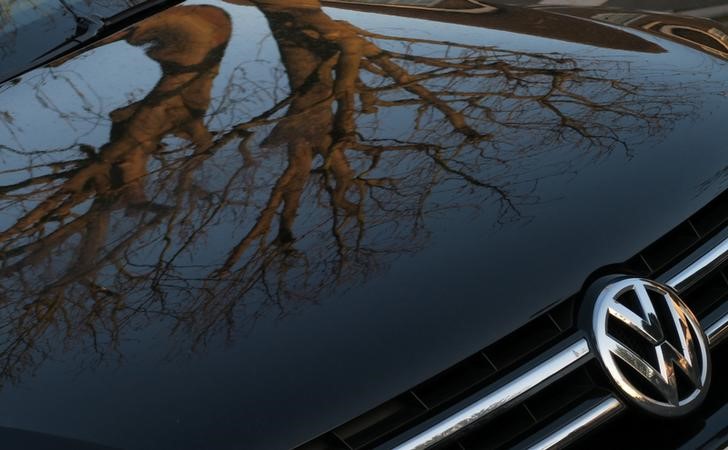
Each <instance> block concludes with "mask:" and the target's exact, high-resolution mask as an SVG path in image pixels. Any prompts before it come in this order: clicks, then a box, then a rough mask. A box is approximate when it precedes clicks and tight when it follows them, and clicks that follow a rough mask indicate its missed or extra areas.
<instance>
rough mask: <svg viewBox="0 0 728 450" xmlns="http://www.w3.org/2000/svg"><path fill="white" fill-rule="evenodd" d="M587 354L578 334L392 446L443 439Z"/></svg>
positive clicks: (401, 449) (411, 448)
mask: <svg viewBox="0 0 728 450" xmlns="http://www.w3.org/2000/svg"><path fill="white" fill-rule="evenodd" d="M588 354H589V344H588V343H587V341H586V339H584V338H581V339H579V340H578V341H576V342H575V343H574V344H572V345H570V346H569V347H567V348H566V349H564V350H562V351H560V352H559V353H557V354H556V355H554V356H553V357H551V358H549V359H547V360H546V361H544V362H543V363H541V364H539V365H538V366H536V367H534V368H533V369H531V370H529V371H527V372H525V373H523V374H522V375H520V376H518V378H516V379H515V380H513V381H511V382H510V383H508V384H506V385H504V386H502V387H500V388H498V389H496V390H495V391H493V392H491V393H490V394H487V395H486V396H485V397H483V398H481V399H480V400H478V401H476V402H475V403H473V404H471V405H470V406H467V407H465V408H463V409H461V410H460V411H458V412H456V413H455V414H453V415H452V416H450V417H448V418H446V419H445V420H443V421H442V422H439V423H437V424H436V425H434V426H432V427H431V428H429V429H428V430H426V431H424V432H422V433H420V434H418V435H417V436H415V437H413V438H412V439H409V440H408V441H406V442H404V443H402V444H400V445H398V446H397V447H395V450H420V449H425V448H427V447H429V446H431V445H434V444H437V443H438V442H440V441H442V440H443V439H446V438H448V437H450V436H452V435H453V434H455V433H457V432H458V431H460V430H462V429H463V428H465V427H467V426H468V425H471V424H472V423H474V422H476V421H478V420H480V419H482V418H484V417H486V416H488V415H489V414H491V413H493V412H494V411H495V410H497V409H499V408H502V407H504V406H507V405H509V404H511V403H513V402H514V401H516V400H520V399H523V398H524V397H526V396H528V395H529V393H533V392H534V391H535V388H536V387H538V388H542V387H545V386H548V385H549V384H550V382H551V381H552V380H549V379H550V378H554V376H556V375H559V374H560V373H561V372H563V371H564V370H566V369H568V368H569V367H572V366H574V365H575V364H576V363H577V362H579V361H580V360H581V359H582V358H584V357H585V356H587V355H588Z"/></svg>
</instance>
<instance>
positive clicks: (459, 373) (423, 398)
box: [300, 191, 728, 450]
mask: <svg viewBox="0 0 728 450" xmlns="http://www.w3.org/2000/svg"><path fill="white" fill-rule="evenodd" d="M726 226H728V191H726V192H724V193H723V194H721V195H720V196H719V197H717V198H716V199H714V200H713V201H712V202H710V203H709V204H708V205H706V206H705V207H704V208H702V209H701V210H700V211H698V212H697V213H696V214H694V215H693V216H692V217H690V218H689V219H688V220H686V221H685V222H683V223H681V224H679V225H678V226H677V227H675V228H674V229H673V230H671V231H670V232H669V233H667V234H666V235H665V236H663V237H662V238H660V239H658V240H657V241H655V242H654V243H653V244H651V245H650V246H649V247H647V248H645V249H644V250H643V251H641V252H640V253H639V254H637V255H635V256H634V257H632V258H631V259H629V260H628V261H625V262H624V263H622V264H617V265H614V266H611V267H609V271H610V272H611V273H619V272H622V273H626V274H630V275H635V276H641V277H645V278H652V279H659V278H660V277H662V278H665V276H666V274H667V273H668V272H669V271H670V270H672V268H674V267H676V266H678V265H679V264H680V263H681V262H683V261H685V260H686V259H690V257H691V255H692V254H693V253H695V252H698V251H699V249H701V246H704V245H706V243H708V242H709V241H710V240H711V239H715V238H717V234H718V233H721V232H722V231H723V230H724V229H725V228H726ZM597 275H598V274H597ZM595 276H596V275H595ZM681 296H682V298H683V300H684V301H685V302H686V303H687V304H688V305H689V306H690V307H691V308H692V309H693V311H694V312H695V313H696V315H697V316H698V317H699V318H701V319H703V318H706V317H708V316H709V315H711V314H713V315H715V314H716V312H718V313H720V312H721V311H722V310H723V308H728V262H727V263H724V264H723V265H722V266H721V267H718V268H717V269H716V270H713V271H711V273H709V274H707V275H706V276H702V274H701V277H700V280H699V282H696V283H693V284H692V285H691V286H690V287H689V288H688V289H686V290H685V291H684V292H681ZM580 298H581V294H576V295H574V296H573V297H572V298H570V299H568V300H566V301H564V302H561V303H560V304H558V305H557V306H555V307H554V308H552V309H551V310H549V311H547V312H545V313H544V314H542V315H540V316H539V317H537V318H535V319H534V320H532V321H531V322H529V323H528V324H526V325H525V326H524V327H522V328H520V329H519V330H517V331H515V332H514V333H512V334H510V335H508V336H506V337H504V338H503V339H501V340H499V341H498V342H496V343H494V344H493V345H491V346H489V347H487V348H484V349H483V350H481V351H479V352H477V353H476V354H474V355H471V356H470V357H468V358H466V359H465V360H463V361H461V362H459V363H458V364H456V365H454V366H452V367H450V368H449V369H447V370H445V371H444V372H441V373H439V374H437V375H435V376H434V377H432V378H430V379H429V380H426V381H425V382H423V383H421V384H419V385H417V386H414V387H413V388H411V389H410V390H408V391H407V392H404V393H402V394H400V395H399V396H397V397H395V398H393V399H391V400H389V401H388V402H385V403H384V404H382V405H380V406H378V407H376V408H374V409H372V410H370V411H368V412H366V413H364V414H362V415H360V416H359V417H356V418H354V419H353V420H351V421H349V422H347V423H345V424H343V425H341V426H340V427H338V428H336V429H334V430H332V431H330V432H328V433H326V434H324V435H322V436H320V437H318V438H316V439H314V440H312V441H310V442H308V443H306V444H305V445H303V446H301V447H300V448H301V449H338V448H342V449H352V450H353V449H360V448H373V447H376V446H378V445H382V444H385V443H389V442H391V440H392V439H393V438H395V437H397V436H398V435H400V434H402V433H406V432H408V430H411V429H415V428H417V427H419V428H422V427H423V424H429V423H431V422H437V420H438V419H440V418H442V417H448V415H449V414H450V413H451V411H453V410H457V408H458V407H460V405H467V404H468V403H472V401H473V400H472V399H474V398H481V397H482V396H483V395H486V394H488V393H489V392H492V391H494V390H495V387H494V386H498V385H501V384H503V383H505V382H506V381H507V380H510V379H514V378H515V377H518V376H520V374H522V373H524V371H525V370H526V369H527V368H529V367H530V366H529V364H530V362H532V361H533V360H536V359H538V358H539V357H540V356H541V355H542V354H543V353H544V352H546V351H547V350H549V349H552V348H555V347H559V345H561V344H563V343H564V342H565V341H566V340H568V338H569V337H570V336H573V335H575V333H577V330H576V327H575V315H576V314H575V308H576V305H577V302H578V301H579V299H580ZM718 310H720V311H718ZM562 347H563V345H562ZM580 364H581V363H580ZM567 372H568V373H567ZM491 388H492V389H491ZM609 392H610V391H609V384H608V382H607V381H606V379H605V378H604V375H603V374H602V371H601V369H600V368H599V367H596V362H595V361H594V360H593V359H592V360H591V361H587V362H585V363H584V364H583V365H580V366H579V367H576V368H575V369H574V370H571V369H570V370H569V371H565V373H564V374H563V376H560V377H558V378H557V379H555V380H549V382H548V383H543V386H539V387H538V388H537V389H534V390H533V392H530V393H529V394H528V395H524V396H523V398H520V399H519V401H515V402H512V403H510V404H508V405H507V406H506V407H502V408H499V409H498V411H495V412H493V413H492V414H489V415H488V417H487V419H483V420H479V421H478V423H477V424H475V425H473V426H468V427H467V428H466V429H464V430H459V431H458V433H457V434H456V435H455V436H451V437H449V438H447V439H445V440H443V441H442V443H441V444H439V445H438V448H445V449H460V450H468V449H495V448H505V447H512V446H515V445H518V444H519V443H521V442H531V441H534V439H535V438H536V437H538V436H539V435H548V433H549V432H550V431H549V430H550V429H551V428H553V427H555V426H557V425H558V426H560V424H561V423H562V422H563V417H562V416H565V415H568V412H569V411H571V410H575V411H576V410H578V409H579V408H580V407H582V408H583V407H584V406H583V405H591V404H595V403H598V401H599V400H600V399H605V398H611V395H610V394H609ZM615 411H616V410H615ZM615 411H610V414H611V413H612V412H615ZM536 441H537V440H536Z"/></svg>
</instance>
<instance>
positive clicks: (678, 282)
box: [665, 238, 728, 292]
mask: <svg viewBox="0 0 728 450" xmlns="http://www.w3.org/2000/svg"><path fill="white" fill-rule="evenodd" d="M726 260H728V238H726V239H724V240H723V241H722V242H720V243H719V244H718V245H716V246H715V247H713V248H712V249H710V250H709V251H708V252H707V253H706V254H705V255H703V256H701V257H700V258H698V259H697V260H696V261H695V262H693V263H692V264H690V265H689V266H688V267H686V268H685V269H683V270H682V271H681V272H680V273H678V274H677V275H675V276H674V277H672V278H670V279H669V280H668V281H667V282H666V283H665V284H667V285H668V286H670V287H671V288H673V289H675V290H676V291H678V292H681V291H684V290H685V289H687V288H689V287H690V286H691V285H693V284H694V283H695V282H696V281H698V280H700V279H701V278H703V277H704V276H706V275H707V274H709V273H710V272H712V271H713V270H715V268H716V267H718V266H719V265H721V264H723V263H724V262H725V261H726Z"/></svg>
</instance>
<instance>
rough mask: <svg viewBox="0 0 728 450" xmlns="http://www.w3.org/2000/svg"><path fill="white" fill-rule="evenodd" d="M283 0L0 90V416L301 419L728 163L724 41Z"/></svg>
mask: <svg viewBox="0 0 728 450" xmlns="http://www.w3.org/2000/svg"><path fill="white" fill-rule="evenodd" d="M285 3H286V2H280V1H275V0H270V1H266V2H259V3H258V6H253V5H252V4H250V3H248V2H242V1H241V2H216V1H211V2H205V3H204V4H202V3H200V2H186V3H183V4H181V5H179V6H176V7H173V8H171V9H169V10H167V11H165V12H163V13H160V14H156V15H154V16H152V17H150V18H148V19H146V20H144V21H143V22H140V23H138V24H135V25H134V26H132V27H131V28H128V29H126V30H124V31H122V32H120V33H118V34H115V35H113V36H111V37H109V38H107V39H105V40H103V41H100V42H98V43H96V44H95V45H93V46H92V47H89V48H86V49H84V50H83V51H80V52H77V53H74V54H72V55H69V56H66V57H64V58H62V59H59V60H57V61H54V62H53V63H52V64H50V65H48V66H45V67H41V68H38V69H36V70H33V71H31V72H28V73H26V74H24V75H23V76H21V77H19V78H16V79H14V80H11V81H10V82H8V83H5V84H3V85H1V86H0V156H1V157H2V161H3V164H2V169H1V170H0V252H1V253H0V258H1V264H0V278H1V279H2V282H0V304H1V305H2V310H0V333H1V334H2V339H0V367H1V369H0V377H1V378H0V379H1V380H2V390H0V405H2V408H0V427H4V429H5V430H7V429H11V428H12V429H18V430H23V431H28V432H37V433H44V434H48V435H58V436H64V437H68V438H73V439H79V440H82V441H89V442H96V443H99V444H103V445H107V446H112V447H116V448H126V449H147V448H155V449H203V448H214V449H225V448H240V447H241V446H242V447H246V448H285V447H290V446H293V445H296V444H300V443H303V442H305V441H306V440H308V439H311V438H313V437H315V436H316V435H318V434H320V433H323V432H326V431H327V430H329V429H331V428H333V427H336V426H337V425H339V424H341V423H342V422H344V421H346V420H348V419H350V418H353V417H354V416H356V415H358V414H360V413H361V412H363V411H365V410H367V409H370V408H372V407H373V406H375V405H378V404H380V403H382V402H383V401H385V400H387V399H389V398H392V397H393V396H395V395H397V394H399V393H400V392H403V391H405V390H406V389H408V388H409V387H411V386H413V385H415V384H417V383H418V382H420V381H422V380H424V379H426V378H428V377H430V376H432V375H433V374H435V373H437V372H439V371H441V370H443V369H445V368H447V367H449V366H450V365H452V364H454V363H456V362H457V361H459V360H461V359H463V358H464V357H466V356H468V355H470V354H472V353H474V352H476V351H478V350H479V349H481V348H483V347H485V346H487V345H489V344H490V343H492V342H494V341H496V340H498V339H499V338H500V337H502V336H504V335H506V334H508V333H510V332H512V331H513V330H515V329H517V328H519V327H520V326H522V325H524V324H525V323H526V322H528V321H529V320H530V319H531V318H533V317H534V316H536V315H537V314H539V313H540V312H542V311H544V310H546V309H548V308H549V307H551V306H553V305H555V304H557V303H559V302H560V301H562V300H564V299H566V298H568V297H570V296H572V295H573V294H575V293H577V292H579V291H580V290H581V289H582V284H583V283H584V282H585V281H586V280H587V278H588V277H589V275H590V274H591V273H593V272H594V271H595V270H597V269H599V268H602V267H605V266H608V265H612V264H619V263H621V262H623V261H625V260H627V259H629V258H630V257H631V256H633V255H635V254H636V253H637V252H638V251H639V250H641V249H642V248H644V247H646V246H647V245H648V244H650V243H651V242H653V241H654V240H655V239H656V238H657V237H659V236H661V235H663V234H664V233H666V232H667V231H668V230H670V229H671V228H673V227H674V226H676V225H677V224H679V223H680V222H681V221H682V220H684V218H686V217H687V216H689V215H690V214H691V213H693V212H695V211H696V210H698V209H699V208H700V207H701V206H703V205H705V204H706V203H707V202H708V201H709V200H710V199H712V198H714V197H715V196H716V195H717V193H719V192H722V191H723V190H724V189H725V187H726V176H725V175H726V173H728V153H726V152H725V148H724V146H725V142H724V141H725V136H726V135H725V132H723V131H721V130H723V129H724V128H723V127H724V126H725V125H724V122H725V117H726V116H727V115H728V98H727V97H726V96H727V93H726V85H727V84H726V81H727V78H728V69H727V67H726V62H725V59H723V58H722V57H721V55H720V54H717V53H715V52H710V51H707V50H706V51H702V50H701V48H700V47H699V46H693V47H692V48H691V47H690V46H687V45H684V44H683V43H681V41H680V39H677V38H675V37H674V36H670V35H669V34H660V33H657V32H652V31H651V30H643V29H640V28H639V27H633V28H629V26H617V25H614V24H613V23H609V22H608V21H603V22H598V21H596V20H593V19H592V18H583V17H581V18H580V17H577V15H575V14H570V13H568V11H554V12H547V11H538V10H525V9H518V8H513V7H500V6H489V7H488V8H489V9H488V8H485V9H483V8H481V9H479V10H477V11H474V10H459V11H453V10H449V11H444V10H439V9H438V8H435V7H431V8H421V9H412V8H384V7H376V6H355V5H352V4H346V3H342V2H329V3H327V5H329V6H328V7H325V8H323V9H322V8H320V7H319V6H318V5H317V2H314V1H310V2H296V4H297V6H296V7H293V6H290V4H293V3H294V2H289V5H288V6H286V4H285ZM481 7H482V5H481ZM356 8H359V9H361V10H360V11H354V9H356ZM465 9H468V8H465ZM661 17H663V19H664V20H668V19H669V17H670V16H661ZM681 20H682V19H681ZM544 24H546V25H548V26H544ZM627 25H628V24H627ZM713 25H714V24H712V25H711V26H713ZM715 26H716V27H717V25H715ZM716 29H717V28H716ZM0 432H2V430H0Z"/></svg>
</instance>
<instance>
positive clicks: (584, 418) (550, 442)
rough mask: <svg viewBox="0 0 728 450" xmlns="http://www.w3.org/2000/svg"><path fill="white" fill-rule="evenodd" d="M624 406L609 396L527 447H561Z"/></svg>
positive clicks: (544, 449) (533, 449)
mask: <svg viewBox="0 0 728 450" xmlns="http://www.w3.org/2000/svg"><path fill="white" fill-rule="evenodd" d="M622 408H624V405H623V404H622V402H620V401H619V400H617V399H616V398H615V397H609V398H607V399H605V400H604V401H602V402H600V403H599V404H598V405H596V406H595V407H593V408H592V409H590V410H589V411H587V412H585V413H584V414H582V415H580V416H579V417H577V418H576V419H574V420H573V421H571V422H570V423H569V424H567V425H566V426H564V427H562V428H559V429H558V430H557V431H556V432H555V433H554V434H552V435H550V436H548V437H546V438H545V439H543V440H542V441H540V442H539V443H537V444H535V445H533V446H531V447H529V450H550V449H555V448H561V447H563V446H564V445H566V444H567V443H568V442H571V441H574V440H575V439H577V438H579V437H580V436H582V435H583V434H585V433H586V432H587V431H589V430H591V429H592V428H596V427H598V426H599V425H601V424H602V423H604V422H606V421H607V420H609V419H610V418H611V417H612V416H614V415H615V414H617V413H618V412H619V411H621V410H622Z"/></svg>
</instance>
